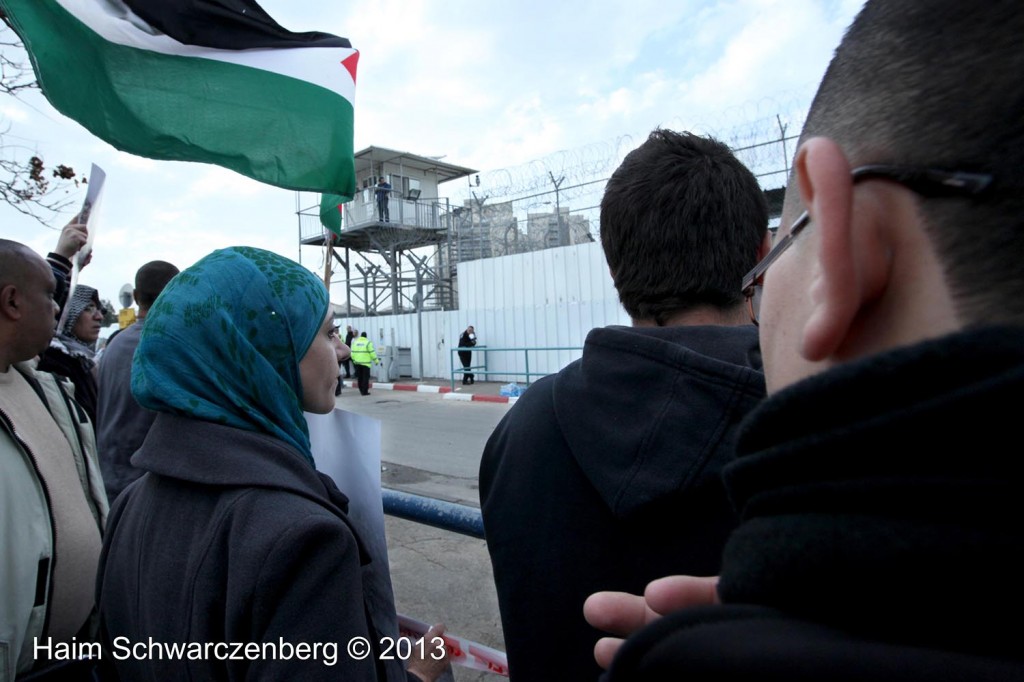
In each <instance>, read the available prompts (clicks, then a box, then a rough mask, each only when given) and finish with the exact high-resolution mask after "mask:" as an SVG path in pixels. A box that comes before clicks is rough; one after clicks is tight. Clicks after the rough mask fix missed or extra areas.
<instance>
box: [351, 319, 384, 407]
mask: <svg viewBox="0 0 1024 682" xmlns="http://www.w3.org/2000/svg"><path fill="white" fill-rule="evenodd" d="M352 364H353V365H355V367H356V382H357V383H358V385H359V395H370V367H371V366H373V365H377V364H380V360H378V359H377V349H376V348H374V347H373V341H370V339H368V338H366V332H362V333H361V334H360V335H359V336H357V337H356V338H354V339H352Z"/></svg>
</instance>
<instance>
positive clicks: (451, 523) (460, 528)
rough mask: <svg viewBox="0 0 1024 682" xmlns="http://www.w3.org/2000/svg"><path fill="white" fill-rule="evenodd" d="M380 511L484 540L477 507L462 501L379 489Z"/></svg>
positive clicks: (481, 522)
mask: <svg viewBox="0 0 1024 682" xmlns="http://www.w3.org/2000/svg"><path fill="white" fill-rule="evenodd" d="M381 492H382V496H383V498H384V513H385V514H388V515H389V516H397V517H398V518H400V519H406V520H407V521H415V522H417V523H422V524H424V525H427V526H433V527H434V528H440V529H442V530H448V531H451V532H453V533H461V534H462V535H468V536H470V537H473V538H480V539H481V540H483V539H484V521H483V517H482V516H481V515H480V510H479V509H477V508H475V507H468V506H466V505H464V504H456V503H454V502H445V501H443V500H436V499H434V498H432V497H424V496H422V495H413V494H412V493H403V492H401V491H399V490H391V489H389V488H384V489H382V491H381Z"/></svg>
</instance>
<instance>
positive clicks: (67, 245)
mask: <svg viewBox="0 0 1024 682" xmlns="http://www.w3.org/2000/svg"><path fill="white" fill-rule="evenodd" d="M79 220H80V218H79V216H78V215H76V216H75V217H74V218H72V219H71V221H70V222H69V223H68V224H67V225H65V226H64V229H62V230H61V231H60V237H58V239H57V248H56V249H55V250H54V253H56V254H57V255H59V256H64V257H65V258H67V259H68V260H71V257H72V256H74V255H75V254H76V253H78V251H79V250H80V249H81V248H82V247H83V246H85V241H86V240H87V239H88V238H89V230H88V229H87V228H86V227H85V224H84V223H81V222H79Z"/></svg>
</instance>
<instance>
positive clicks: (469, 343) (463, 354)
mask: <svg viewBox="0 0 1024 682" xmlns="http://www.w3.org/2000/svg"><path fill="white" fill-rule="evenodd" d="M475 345H476V330H475V329H473V325H469V326H468V327H466V331H464V332H462V336H460V337H459V348H472V347H473V346H475ZM472 360H473V352H472V351H468V350H460V351H459V361H460V362H462V370H463V373H462V385H463V386H465V385H466V384H475V383H476V379H475V378H474V376H473V375H472V374H470V373H469V371H468V370H469V366H470V364H471V363H472Z"/></svg>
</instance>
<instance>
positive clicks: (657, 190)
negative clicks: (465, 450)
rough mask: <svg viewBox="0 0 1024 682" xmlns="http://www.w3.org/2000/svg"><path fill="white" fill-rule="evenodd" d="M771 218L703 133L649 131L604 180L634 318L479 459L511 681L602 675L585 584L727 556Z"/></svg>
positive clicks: (549, 381)
mask: <svg viewBox="0 0 1024 682" xmlns="http://www.w3.org/2000/svg"><path fill="white" fill-rule="evenodd" d="M767 226H768V215H767V208H766V203H765V199H764V195H763V193H762V191H761V189H760V187H759V186H758V183H757V180H756V179H755V178H754V176H753V174H751V172H750V171H749V170H748V169H747V168H745V167H744V166H743V164H742V163H740V162H739V161H738V160H737V159H736V157H735V156H733V154H732V153H731V152H730V151H729V148H728V147H726V146H725V145H724V144H722V143H720V142H718V141H716V140H713V139H710V138H704V137H699V136H697V135H692V134H689V133H676V132H672V131H669V130H656V131H654V132H653V133H652V134H651V135H650V137H649V139H648V140H647V141H646V142H644V143H643V144H642V145H641V146H640V147H639V148H638V149H636V150H634V151H633V152H631V153H630V154H629V155H628V156H627V157H626V158H625V160H624V161H623V162H622V165H621V166H619V168H618V169H617V170H616V171H615V173H614V174H613V175H612V177H611V179H610V180H609V181H608V185H607V188H606V189H605V193H604V198H603V200H602V202H601V245H602V246H603V248H604V252H605V256H606V259H607V261H608V266H609V268H610V270H611V274H612V279H613V280H614V284H615V288H616V289H617V290H618V292H619V298H620V300H621V302H622V305H623V307H624V308H625V309H626V311H627V312H628V313H629V315H630V318H631V319H632V326H631V327H618V326H613V327H606V328H602V329H594V330H592V331H591V332H590V334H589V335H588V336H587V340H586V346H585V348H584V351H583V357H582V359H581V360H578V361H576V362H573V363H571V364H570V365H568V366H567V367H566V368H565V369H563V370H562V371H561V372H559V373H558V374H557V375H554V376H549V377H545V378H543V379H541V380H540V381H537V382H536V383H534V384H533V385H532V386H531V387H530V388H529V389H528V390H527V391H526V393H525V394H524V395H523V396H522V397H520V398H519V399H518V402H517V404H516V405H515V406H514V407H513V408H512V409H511V410H510V411H509V413H508V415H506V417H505V418H504V419H503V420H502V421H501V423H500V424H499V425H498V427H497V428H496V429H495V431H494V433H493V434H492V435H491V438H490V440H489V441H488V443H487V446H486V449H485V450H484V454H483V460H482V462H481V466H480V502H481V508H482V512H483V520H484V529H485V531H486V534H487V548H488V550H489V552H490V554H491V562H492V564H493V566H494V579H495V583H496V585H497V588H498V602H499V606H500V609H501V618H502V627H503V630H504V635H505V646H506V650H507V652H508V660H509V669H510V673H511V675H512V677H513V679H522V680H586V679H596V678H597V675H598V673H599V672H600V670H599V668H598V667H597V664H596V663H595V662H594V659H593V654H592V651H593V647H594V643H595V642H596V641H597V639H598V637H599V636H600V633H599V632H598V631H597V630H595V629H593V628H591V627H590V626H588V625H587V624H586V622H585V621H584V620H583V615H582V608H583V601H584V600H585V599H586V597H587V596H588V595H589V594H591V593H592V592H594V591H596V590H599V589H605V590H633V589H637V590H638V589H641V588H642V587H643V586H644V585H645V584H646V583H647V582H648V581H649V580H651V579H653V578H655V577H658V576H660V575H663V574H664V573H665V572H666V571H667V570H668V569H669V567H676V568H675V570H677V571H679V570H683V567H686V569H685V570H686V571H690V572H697V573H703V572H716V571H717V570H718V566H719V560H720V553H721V549H722V546H723V544H724V542H725V538H726V536H727V535H728V533H729V531H730V530H731V529H732V528H733V527H734V526H735V525H736V522H737V519H736V517H735V516H734V515H733V513H732V511H731V509H730V506H729V503H728V501H727V499H726V496H725V491H724V490H723V487H722V483H721V480H720V477H719V474H720V471H721V467H722V466H723V464H724V463H725V461H726V460H727V458H728V457H730V456H731V454H732V451H733V447H734V443H733V437H734V431H735V426H736V425H737V424H738V422H739V420H740V418H741V417H742V416H743V415H745V414H746V413H747V411H748V410H750V409H751V408H752V407H753V406H754V405H755V404H756V403H757V402H758V401H759V400H760V399H761V398H762V397H763V396H764V377H763V375H762V374H761V371H760V370H761V358H760V352H759V350H758V347H757V330H756V329H755V328H754V327H753V325H751V324H750V320H749V318H748V317H747V314H746V310H745V307H744V302H743V296H742V294H741V293H740V280H741V278H742V277H743V273H744V272H746V271H747V270H749V269H750V268H751V267H752V266H753V265H754V263H756V262H757V260H758V258H759V255H760V254H761V253H762V252H763V250H765V245H766V243H767ZM666 524H667V527H669V528H671V534H670V535H669V536H666V535H665V528H666ZM623 555H627V556H629V557H630V559H629V561H628V562H624V561H621V560H620V557H622V556H623Z"/></svg>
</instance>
